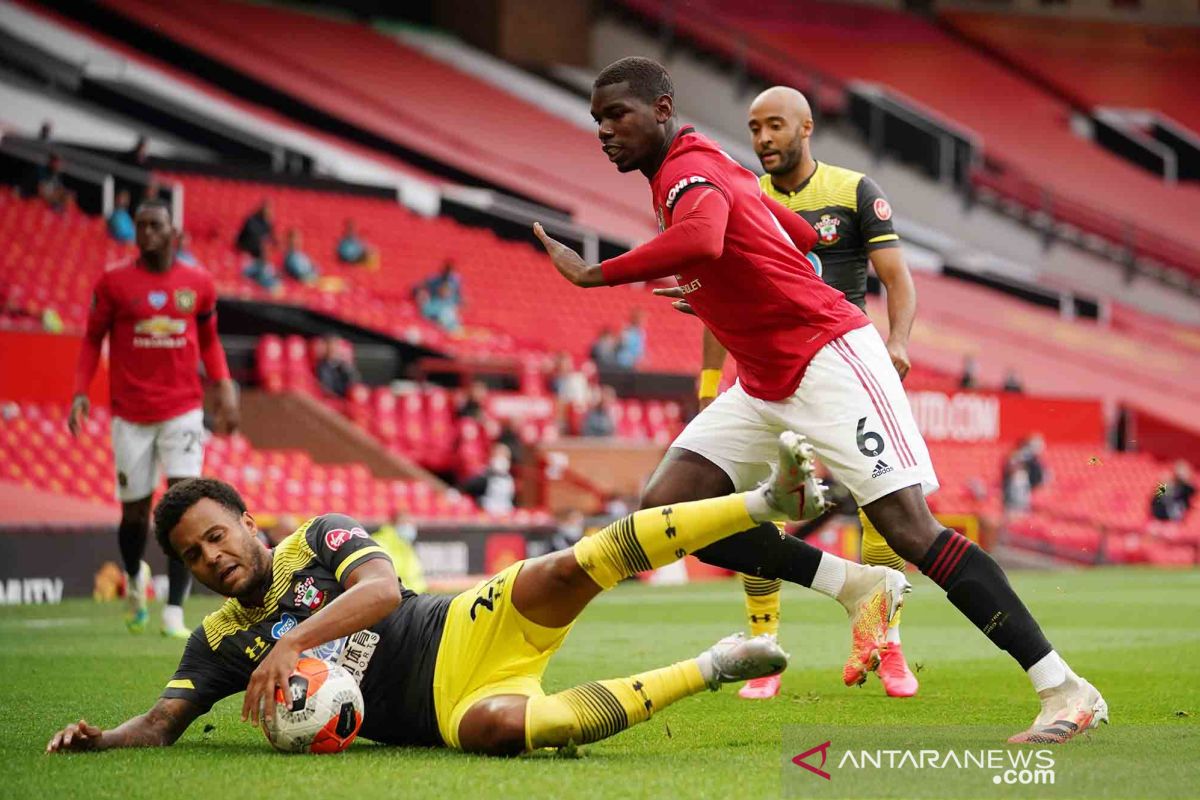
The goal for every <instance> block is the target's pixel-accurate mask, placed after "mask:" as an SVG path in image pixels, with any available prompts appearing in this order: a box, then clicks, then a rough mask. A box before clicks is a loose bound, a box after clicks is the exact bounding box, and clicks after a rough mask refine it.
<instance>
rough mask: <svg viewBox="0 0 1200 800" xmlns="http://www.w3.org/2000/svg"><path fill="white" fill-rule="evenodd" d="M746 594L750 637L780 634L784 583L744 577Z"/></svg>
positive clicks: (743, 583) (743, 582)
mask: <svg viewBox="0 0 1200 800" xmlns="http://www.w3.org/2000/svg"><path fill="white" fill-rule="evenodd" d="M742 589H743V590H744V591H745V592H746V617H747V618H748V619H749V620H750V635H751V636H761V635H762V634H764V633H769V634H771V635H772V636H775V635H777V634H778V633H779V605H780V594H781V590H782V589H783V581H781V580H779V579H778V578H755V577H752V576H750V575H743V576H742Z"/></svg>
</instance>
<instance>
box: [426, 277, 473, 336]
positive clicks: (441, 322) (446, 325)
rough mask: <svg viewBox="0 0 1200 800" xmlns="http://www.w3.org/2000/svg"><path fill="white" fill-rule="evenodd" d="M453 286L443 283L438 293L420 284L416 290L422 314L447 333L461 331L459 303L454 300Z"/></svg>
mask: <svg viewBox="0 0 1200 800" xmlns="http://www.w3.org/2000/svg"><path fill="white" fill-rule="evenodd" d="M453 291H454V290H453V287H451V286H450V285H449V284H442V285H441V286H439V287H438V293H437V294H433V293H431V292H430V291H429V287H427V286H418V287H417V290H416V302H417V308H418V309H419V310H420V312H421V316H422V317H424V318H425V319H427V320H429V321H430V322H432V323H434V324H435V325H437V326H438V327H440V328H441V329H442V330H444V331H446V332H447V333H459V332H460V331H461V330H462V323H460V322H459V320H458V303H456V302H454V298H453V294H452V293H453Z"/></svg>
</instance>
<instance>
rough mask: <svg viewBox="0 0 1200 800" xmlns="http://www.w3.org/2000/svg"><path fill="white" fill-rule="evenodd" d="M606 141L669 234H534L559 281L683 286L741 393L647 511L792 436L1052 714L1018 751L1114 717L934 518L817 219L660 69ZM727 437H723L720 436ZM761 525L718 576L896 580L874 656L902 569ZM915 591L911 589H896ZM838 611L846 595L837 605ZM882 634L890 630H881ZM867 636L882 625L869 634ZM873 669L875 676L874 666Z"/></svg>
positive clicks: (917, 446) (930, 480)
mask: <svg viewBox="0 0 1200 800" xmlns="http://www.w3.org/2000/svg"><path fill="white" fill-rule="evenodd" d="M592 117H593V118H594V119H595V120H596V122H597V124H598V126H599V137H600V143H601V146H602V147H603V150H604V152H605V154H607V156H608V158H609V160H610V161H611V162H612V163H613V164H615V165H616V167H617V169H618V170H620V171H621V172H632V171H634V170H638V171H640V172H641V173H642V174H644V175H645V176H646V177H647V178H648V179H649V180H650V186H651V191H652V194H653V203H654V210H655V212H656V213H657V215H658V220H659V227H660V229H661V230H662V233H661V234H660V235H659V236H657V237H655V238H654V239H652V240H651V241H649V242H647V243H646V244H643V245H642V246H640V247H637V248H635V249H633V250H631V251H629V252H628V253H626V254H624V255H621V256H618V257H616V258H613V259H609V260H608V261H605V262H603V263H601V264H586V263H585V262H584V261H583V260H582V259H581V258H580V257H579V255H578V254H577V253H575V252H574V251H573V250H571V249H570V248H568V247H566V246H565V245H563V244H562V243H560V242H557V241H555V240H554V239H551V238H550V237H549V236H547V235H546V233H545V231H543V230H542V228H541V226H540V225H535V227H534V233H535V234H536V235H537V236H538V238H539V239H540V240H541V241H542V244H543V245H544V246H545V247H546V250H547V252H548V253H549V255H550V259H551V261H552V262H553V263H554V266H555V268H556V269H557V270H558V272H559V273H560V274H561V275H562V276H563V277H565V278H566V279H567V280H569V281H571V283H573V284H575V285H576V286H580V287H585V288H586V287H595V286H612V285H617V284H622V283H631V282H636V281H646V280H652V279H656V278H665V277H669V276H671V275H674V276H675V277H676V279H677V281H678V282H679V285H680V287H681V288H683V290H684V292H685V294H686V297H687V300H688V303H689V304H690V305H691V307H692V308H693V309H694V310H695V312H696V314H697V316H699V317H700V319H701V320H702V321H703V322H704V324H705V326H706V327H708V329H709V330H711V331H712V332H713V334H714V335H715V336H716V338H717V339H718V340H719V341H720V342H721V344H722V345H724V346H725V348H726V349H727V350H728V351H729V352H730V354H732V355H733V356H734V358H735V359H736V360H737V365H738V381H737V383H736V384H735V385H734V386H733V387H732V388H731V389H729V390H728V391H726V392H725V393H724V394H722V395H721V396H720V397H719V398H717V400H716V401H715V402H713V403H712V404H711V405H710V406H708V407H707V408H706V409H705V410H704V411H702V412H701V413H700V414H699V415H698V416H697V417H696V418H695V419H694V420H692V422H691V423H690V424H689V425H688V427H687V428H686V429H685V430H684V431H683V433H681V434H680V435H679V437H678V439H676V441H675V442H674V444H673V445H672V447H671V449H670V450H669V451H668V452H667V455H666V456H665V458H664V459H663V462H662V463H661V464H660V465H659V467H658V469H657V470H656V471H655V473H654V475H653V476H652V477H651V479H650V482H649V485H648V486H647V488H646V491H645V493H644V495H643V498H642V502H643V504H644V505H645V506H657V505H667V504H670V503H677V502H683V501H687V500H694V499H698V498H702V497H712V496H716V495H720V494H726V493H728V492H729V491H730V490H731V489H733V488H734V487H736V486H738V484H739V483H742V482H744V481H747V480H748V479H749V476H753V475H756V474H757V473H758V470H759V465H760V464H762V463H763V462H769V461H770V455H769V450H768V449H767V446H768V444H769V443H771V442H773V439H774V437H776V436H777V435H778V432H779V431H780V430H782V429H786V428H790V429H793V430H795V431H797V432H799V433H800V434H802V435H803V436H805V437H806V438H807V439H808V441H809V442H810V443H811V444H812V446H813V447H814V448H815V450H816V452H817V454H818V455H819V456H820V458H821V459H822V460H823V461H824V462H825V464H826V465H827V466H828V467H829V470H830V472H831V473H832V474H833V475H834V477H835V478H837V479H838V481H839V482H841V483H842V484H843V485H845V486H846V487H847V488H848V489H849V490H850V492H851V493H852V494H853V495H854V498H855V500H856V501H857V502H858V504H859V506H860V507H861V508H862V509H863V511H864V512H865V513H866V515H867V516H868V517H869V518H870V519H871V521H872V522H873V523H874V524H875V527H876V528H878V530H879V531H880V533H882V534H883V536H884V538H885V539H886V540H887V542H888V544H889V545H891V547H892V548H893V549H894V550H895V551H896V552H897V553H899V554H900V555H901V556H903V557H904V558H905V559H907V560H908V561H911V562H912V563H914V564H917V565H919V566H920V568H921V571H922V572H924V573H925V574H926V575H928V576H929V577H930V578H931V579H933V581H934V582H935V583H937V584H938V585H939V586H941V587H942V588H943V589H944V590H945V591H946V593H947V597H948V598H949V600H950V602H951V603H952V604H954V606H955V607H956V608H958V609H959V610H960V611H961V612H962V613H963V614H964V615H965V616H966V617H967V618H968V619H969V620H970V621H971V622H972V623H973V624H975V625H976V626H977V627H978V628H979V629H980V630H982V631H983V632H984V634H985V635H986V636H987V637H988V638H989V639H991V640H992V642H993V643H994V644H995V645H996V646H997V647H999V648H1001V649H1002V650H1005V651H1006V652H1008V653H1009V654H1010V655H1011V656H1012V657H1013V658H1014V659H1016V660H1017V662H1018V663H1019V664H1020V665H1021V667H1022V668H1023V669H1025V670H1026V671H1027V673H1028V674H1029V677H1030V680H1031V681H1032V683H1033V686H1034V689H1035V690H1036V691H1037V693H1038V695H1039V698H1040V700H1041V711H1040V713H1039V714H1038V716H1037V718H1036V719H1035V721H1034V723H1033V726H1032V727H1031V728H1030V729H1028V730H1027V731H1025V732H1023V733H1021V734H1018V735H1016V736H1014V737H1013V738H1012V741H1016V742H1063V741H1066V740H1068V739H1070V738H1072V737H1073V736H1074V735H1075V734H1077V733H1078V732H1079V731H1081V730H1085V729H1087V728H1090V727H1094V726H1095V725H1097V724H1098V723H1099V722H1101V721H1107V718H1108V707H1107V704H1106V703H1105V702H1104V699H1103V698H1102V697H1101V696H1100V693H1099V692H1098V691H1096V689H1095V687H1093V686H1092V685H1091V684H1090V683H1088V682H1087V681H1086V680H1084V679H1082V678H1080V677H1078V676H1077V675H1075V673H1073V672H1072V671H1071V669H1070V668H1069V667H1068V666H1067V664H1066V662H1065V661H1064V660H1063V659H1062V658H1061V657H1060V656H1059V655H1058V653H1057V652H1056V651H1055V650H1054V649H1053V647H1052V646H1051V645H1050V642H1049V641H1048V640H1047V639H1046V637H1045V635H1044V634H1043V633H1042V631H1041V628H1040V627H1039V626H1038V624H1037V622H1036V621H1035V620H1034V618H1033V615H1032V614H1030V612H1029V610H1028V609H1026V608H1025V606H1024V604H1023V603H1022V602H1021V600H1020V598H1019V597H1017V594H1016V592H1014V591H1013V589H1012V587H1011V586H1010V585H1009V583H1008V579H1007V578H1006V577H1005V575H1004V572H1003V571H1002V570H1001V569H1000V567H999V565H997V564H996V562H995V561H994V560H993V559H992V557H991V556H990V555H988V554H987V553H986V552H985V551H984V550H982V549H981V548H979V547H978V546H977V545H975V544H974V543H972V542H970V541H969V540H967V539H966V538H964V537H963V536H960V535H959V534H957V533H955V532H953V531H951V530H948V529H946V528H944V527H942V525H941V524H940V523H939V522H938V521H937V520H936V519H935V518H934V516H933V514H931V513H930V511H929V507H928V505H926V503H925V496H924V492H925V491H928V490H931V489H933V488H936V486H937V478H936V476H935V475H934V471H933V465H932V463H931V462H930V459H929V452H928V450H927V449H926V447H925V442H924V440H923V439H922V438H921V435H920V432H919V431H918V430H917V426H916V423H915V421H914V420H913V416H912V410H911V409H910V408H909V405H908V399H907V397H906V396H905V394H904V390H903V388H902V387H901V385H900V378H899V376H898V375H897V374H896V370H895V369H894V368H893V366H892V362H891V359H890V357H889V356H888V352H887V349H886V347H885V346H884V343H883V340H882V339H881V338H880V337H879V334H878V333H877V332H876V331H875V328H874V327H873V326H872V325H870V323H869V321H868V320H867V318H866V316H865V315H864V314H863V313H862V312H861V311H859V310H858V309H857V308H856V307H855V306H853V305H852V304H850V303H849V302H848V301H847V300H846V299H845V297H844V296H843V295H842V293H841V292H840V291H838V290H836V289H834V288H832V287H830V286H827V285H826V284H825V283H824V281H822V280H821V279H820V278H819V277H818V276H817V275H816V273H815V272H814V271H813V269H812V267H811V266H810V265H809V263H808V261H807V259H805V258H804V251H806V250H807V249H808V248H810V247H811V246H812V245H813V243H814V242H815V239H816V237H815V233H814V231H813V230H812V228H811V226H809V225H808V223H806V222H804V221H803V220H801V219H800V217H799V216H798V215H796V214H794V213H792V212H790V211H788V210H787V209H786V208H784V207H783V206H781V205H779V204H778V203H775V202H774V201H772V200H771V199H770V198H767V197H766V196H765V195H763V193H762V190H761V188H760V186H759V184H758V180H757V178H756V177H755V176H754V174H753V173H751V172H750V171H749V170H746V169H744V168H742V167H741V166H739V165H738V164H736V163H735V162H734V161H733V160H732V159H730V158H729V157H728V156H727V155H725V153H724V152H722V151H721V149H720V148H719V147H717V146H716V145H715V144H714V143H713V142H712V141H711V140H709V139H707V138H705V137H703V136H701V135H699V134H697V133H696V132H695V131H694V130H693V129H691V128H689V127H684V126H682V125H681V124H680V122H679V120H678V118H677V117H676V116H675V104H674V89H673V87H672V85H671V78H670V75H668V74H667V71H666V70H665V69H664V68H663V67H662V65H660V64H658V63H656V62H654V61H651V60H649V59H644V58H625V59H621V60H620V61H617V62H616V63H614V64H611V65H609V66H608V67H606V68H605V69H604V70H603V71H602V72H601V73H600V75H599V76H598V77H597V78H596V80H595V82H594V83H593V86H592ZM714 431H719V432H720V435H713V432H714ZM764 527H769V526H760V527H759V528H754V529H751V530H750V531H747V532H744V533H742V534H738V535H737V536H733V537H729V538H727V539H724V540H722V541H721V542H718V543H716V544H714V545H710V546H709V547H707V548H704V549H703V550H700V551H698V552H697V553H696V555H697V556H699V557H700V558H701V559H702V560H704V561H706V562H708V563H710V564H715V565H717V566H721V567H725V568H727V569H732V570H734V571H737V572H742V573H745V574H749V575H757V576H760V577H778V578H783V579H784V580H791V581H793V582H796V583H801V584H803V585H806V586H811V587H813V588H816V589H819V590H821V589H823V590H825V591H826V592H827V593H830V591H829V590H831V589H833V588H835V587H840V590H843V591H844V589H845V586H846V584H847V583H848V582H849V581H848V578H849V577H850V576H851V574H852V571H851V570H852V567H856V568H857V569H858V570H878V571H882V572H883V573H884V576H883V577H881V578H880V584H881V585H882V586H883V588H884V591H881V592H876V593H874V594H873V595H872V596H871V597H872V599H873V602H875V603H876V604H877V605H878V606H879V607H880V613H879V614H878V615H877V617H876V618H874V619H871V618H867V617H860V619H859V620H857V621H858V622H862V623H864V624H863V626H862V627H861V628H860V626H859V625H857V624H856V626H855V628H856V629H855V631H854V635H853V639H854V642H853V651H852V654H851V659H852V660H853V659H856V658H857V659H860V660H861V661H863V662H869V661H870V660H872V659H877V658H878V652H879V649H880V648H881V647H882V646H883V644H884V637H885V636H886V618H887V617H889V616H890V615H891V613H894V609H891V608H888V606H890V605H891V603H892V600H893V599H894V593H893V592H891V591H889V590H888V584H889V583H890V579H891V576H892V575H896V574H898V573H895V571H894V570H888V569H887V568H886V567H863V566H861V565H852V564H850V563H849V562H846V561H844V560H843V559H834V558H832V557H830V556H829V555H828V554H822V553H821V551H819V550H817V549H816V548H813V547H811V546H810V545H807V544H806V543H804V542H801V541H798V540H796V539H794V538H793V537H780V536H779V535H778V534H777V533H775V531H774V529H773V528H771V529H770V530H763V528H764ZM901 580H902V579H901ZM839 599H840V598H839ZM881 621H882V622H883V625H882V626H880V625H878V624H877V623H879V622H881ZM867 623H870V624H867ZM868 666H869V664H868Z"/></svg>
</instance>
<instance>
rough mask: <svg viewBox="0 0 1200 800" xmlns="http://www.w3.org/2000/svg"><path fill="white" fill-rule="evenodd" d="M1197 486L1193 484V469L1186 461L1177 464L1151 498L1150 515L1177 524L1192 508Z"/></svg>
mask: <svg viewBox="0 0 1200 800" xmlns="http://www.w3.org/2000/svg"><path fill="white" fill-rule="evenodd" d="M1195 494H1196V486H1195V484H1194V483H1193V482H1192V467H1191V465H1190V464H1188V463H1187V462H1186V461H1182V460H1180V461H1177V462H1175V469H1174V470H1173V471H1172V472H1169V473H1167V474H1165V475H1164V476H1163V478H1162V480H1161V481H1160V482H1159V484H1158V486H1156V487H1155V489H1154V495H1153V497H1151V498H1150V515H1151V516H1152V517H1154V518H1155V519H1159V520H1162V521H1164V522H1177V521H1179V520H1181V519H1183V518H1184V517H1186V516H1187V514H1188V512H1189V511H1190V510H1191V508H1192V497H1193V496H1194V495H1195Z"/></svg>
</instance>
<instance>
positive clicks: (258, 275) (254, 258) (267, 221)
mask: <svg viewBox="0 0 1200 800" xmlns="http://www.w3.org/2000/svg"><path fill="white" fill-rule="evenodd" d="M273 217H274V213H273V211H272V208H271V201H270V200H263V201H262V205H260V206H259V207H258V208H257V209H255V210H254V211H253V212H252V213H251V214H250V215H249V216H248V217H246V219H245V221H244V222H242V229H241V230H240V231H238V235H237V242H236V244H237V249H238V250H240V251H241V252H243V253H246V254H247V255H249V256H250V262H249V263H248V264H246V266H245V267H244V268H243V269H242V274H244V275H245V276H246V277H247V278H249V279H250V280H252V281H254V282H255V283H257V284H258V285H259V286H261V287H263V288H264V289H267V290H268V291H275V290H276V289H277V288H279V275H278V274H276V272H275V268H274V267H273V266H271V263H270V262H269V261H268V260H267V247H268V246H270V245H273V244H275V228H274V225H273V222H272V220H273Z"/></svg>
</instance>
